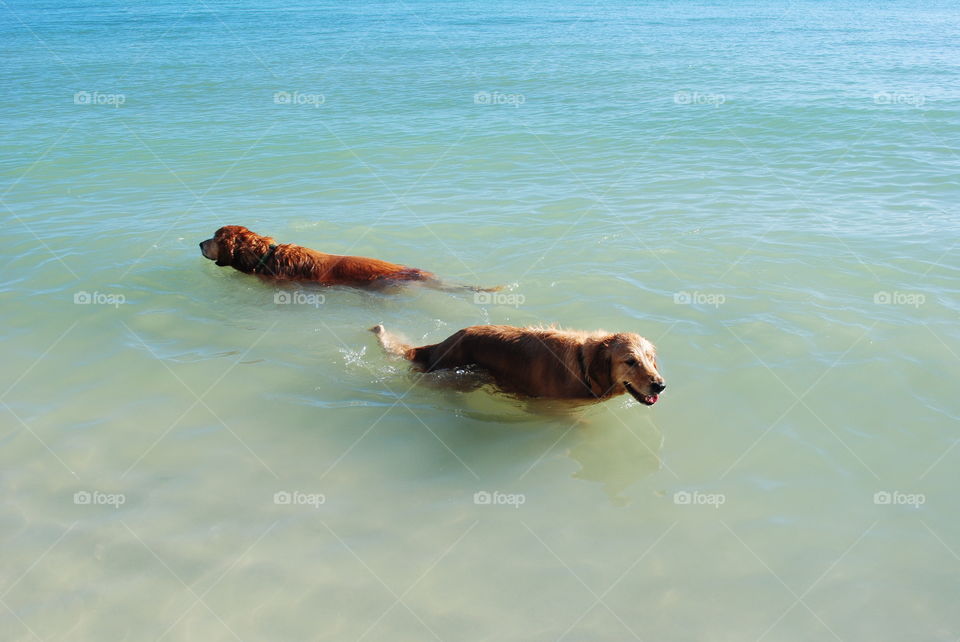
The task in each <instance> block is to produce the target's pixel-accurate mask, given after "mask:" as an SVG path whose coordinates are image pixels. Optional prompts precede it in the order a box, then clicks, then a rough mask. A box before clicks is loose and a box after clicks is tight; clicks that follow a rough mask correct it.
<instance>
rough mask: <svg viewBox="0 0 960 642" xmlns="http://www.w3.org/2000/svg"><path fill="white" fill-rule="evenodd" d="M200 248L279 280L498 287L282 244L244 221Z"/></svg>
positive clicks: (218, 259)
mask: <svg viewBox="0 0 960 642" xmlns="http://www.w3.org/2000/svg"><path fill="white" fill-rule="evenodd" d="M200 252H201V253H202V254H203V256H204V258H207V259H210V260H211V261H215V262H216V264H217V265H219V266H230V267H232V268H233V269H235V270H239V271H241V272H243V273H245V274H257V275H259V276H262V277H267V278H272V279H277V280H286V281H309V282H313V283H319V284H322V285H352V286H361V287H362V286H375V285H386V284H390V283H398V282H410V281H420V282H423V283H424V284H426V285H431V286H433V287H437V288H439V289H460V288H467V289H472V290H475V291H493V289H491V290H481V288H472V287H469V286H445V285H444V284H442V283H441V282H440V281H439V280H438V279H437V277H436V276H434V275H433V274H431V273H430V272H426V271H424V270H419V269H417V268H412V267H407V266H405V265H399V264H397V263H388V262H387V261H381V260H379V259H371V258H366V257H363V256H341V255H338V254H324V253H323V252H318V251H316V250H311V249H310V248H307V247H301V246H299V245H293V244H291V243H285V244H283V245H277V244H276V243H275V242H274V240H273V239H272V238H270V237H269V236H261V235H259V234H256V233H254V232H251V231H250V230H248V229H247V228H245V227H243V226H242V225H226V226H224V227H221V228H220V229H219V230H217V231H216V233H215V234H214V235H213V238H209V239H207V240H206V241H203V242H202V243H200ZM495 289H499V288H495Z"/></svg>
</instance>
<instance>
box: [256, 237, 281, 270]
mask: <svg viewBox="0 0 960 642" xmlns="http://www.w3.org/2000/svg"><path fill="white" fill-rule="evenodd" d="M276 251H277V245H276V244H275V243H271V244H270V249H269V250H267V253H266V254H264V255H263V256H261V257H260V260H259V261H258V262H257V264H256V265H254V266H253V273H254V274H256V273H257V270H259V269H260V268H261V267H263V265H264V264H265V263H266V262H267V261H269V260H270V259H271V258H272V257H273V253H274V252H276Z"/></svg>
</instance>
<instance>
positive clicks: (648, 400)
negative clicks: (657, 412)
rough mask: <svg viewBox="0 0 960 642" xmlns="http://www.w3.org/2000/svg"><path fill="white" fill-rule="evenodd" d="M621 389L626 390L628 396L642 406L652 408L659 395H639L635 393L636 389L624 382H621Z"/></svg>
mask: <svg viewBox="0 0 960 642" xmlns="http://www.w3.org/2000/svg"><path fill="white" fill-rule="evenodd" d="M623 387H624V388H626V389H627V392H629V393H630V396H631V397H633V398H634V399H636V400H637V401H639V402H640V403H642V404H643V405H644V406H652V405H653V404H655V403H657V399H659V398H660V395H641V394H640V393H639V392H637V389H636V388H634V387H633V386H631V385H630V384H629V383H627V382H626V381H624V382H623Z"/></svg>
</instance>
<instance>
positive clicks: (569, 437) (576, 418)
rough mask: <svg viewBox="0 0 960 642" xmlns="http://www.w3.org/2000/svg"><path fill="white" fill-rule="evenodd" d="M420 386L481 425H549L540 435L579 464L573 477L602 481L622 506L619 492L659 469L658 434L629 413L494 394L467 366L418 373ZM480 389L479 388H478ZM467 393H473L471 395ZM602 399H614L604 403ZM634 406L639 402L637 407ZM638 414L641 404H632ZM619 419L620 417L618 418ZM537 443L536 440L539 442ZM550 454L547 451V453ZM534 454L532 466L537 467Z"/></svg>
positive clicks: (592, 405)
mask: <svg viewBox="0 0 960 642" xmlns="http://www.w3.org/2000/svg"><path fill="white" fill-rule="evenodd" d="M419 383H420V385H425V386H427V387H429V388H432V389H434V390H436V391H437V392H440V393H441V394H442V395H443V396H444V397H446V401H447V403H448V404H449V405H450V406H452V407H455V408H457V410H456V411H455V413H456V414H457V415H459V416H462V417H465V418H468V419H471V420H474V421H480V422H484V423H495V424H499V425H501V426H503V425H509V426H511V430H522V428H523V427H530V428H534V427H544V426H545V425H546V426H549V427H550V428H551V429H550V430H549V431H547V432H545V433H544V434H543V437H544V442H543V443H546V444H547V445H546V446H544V448H548V447H549V446H550V444H553V447H552V448H550V450H549V452H550V453H557V452H561V453H563V454H565V455H566V456H567V457H569V458H570V459H572V460H574V461H575V462H577V463H578V464H579V465H580V469H579V470H577V471H576V472H575V473H574V474H573V477H574V478H575V479H582V480H584V481H590V482H596V483H600V484H602V485H603V490H604V492H605V493H606V495H607V496H608V497H609V498H610V501H611V502H612V503H613V504H615V505H618V506H625V505H627V504H629V503H630V500H629V499H628V498H627V497H626V496H624V494H623V493H624V491H625V490H626V489H627V488H628V487H630V486H631V485H632V484H634V483H636V482H638V481H640V480H642V479H645V478H646V477H649V476H650V475H652V474H654V473H656V472H657V471H658V470H660V469H661V468H662V467H663V464H662V462H661V459H660V450H661V447H662V445H663V435H662V434H661V432H660V430H659V429H658V428H657V427H656V425H654V423H653V422H652V421H649V420H645V419H644V418H643V417H638V418H637V420H634V418H633V417H632V416H631V417H629V418H628V419H627V421H629V422H630V423H629V424H625V423H624V421H623V420H622V414H615V413H614V412H613V411H612V410H611V409H607V408H603V407H601V405H600V404H597V403H589V404H585V403H576V402H565V401H546V400H539V399H525V398H517V397H514V396H511V395H504V394H502V393H498V392H496V390H495V389H494V388H493V387H492V386H491V382H490V380H489V378H487V377H484V376H483V375H482V374H480V373H477V372H472V371H470V370H457V371H447V372H438V373H430V374H428V375H420V381H419ZM481 389H483V390H481ZM473 392H478V393H479V394H481V395H491V396H492V399H489V400H486V399H483V398H481V399H483V401H484V402H485V403H482V409H481V407H478V406H475V405H472V404H469V403H467V404H465V403H464V402H465V401H466V397H465V395H466V394H467V393H473ZM470 396H472V395H470ZM606 403H617V402H616V401H607V402H606ZM638 406H639V405H638ZM631 410H632V411H634V412H636V413H642V412H643V411H644V410H646V409H645V408H640V407H637V408H631ZM618 417H619V419H618ZM539 445H541V444H540V442H539V441H538V446H539ZM547 456H549V455H547ZM535 459H536V458H534V459H533V460H531V461H530V463H531V465H536V464H535V463H534V462H535Z"/></svg>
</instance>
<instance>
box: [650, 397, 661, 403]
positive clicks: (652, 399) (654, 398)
mask: <svg viewBox="0 0 960 642" xmlns="http://www.w3.org/2000/svg"><path fill="white" fill-rule="evenodd" d="M659 398H660V395H649V396H648V397H647V401H649V402H650V403H657V399H659Z"/></svg>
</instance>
